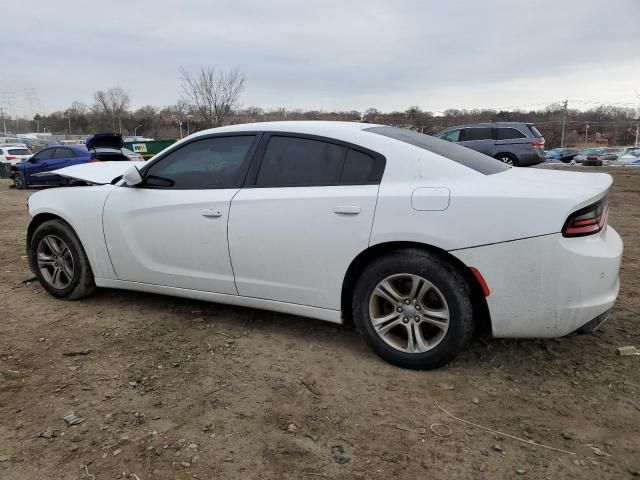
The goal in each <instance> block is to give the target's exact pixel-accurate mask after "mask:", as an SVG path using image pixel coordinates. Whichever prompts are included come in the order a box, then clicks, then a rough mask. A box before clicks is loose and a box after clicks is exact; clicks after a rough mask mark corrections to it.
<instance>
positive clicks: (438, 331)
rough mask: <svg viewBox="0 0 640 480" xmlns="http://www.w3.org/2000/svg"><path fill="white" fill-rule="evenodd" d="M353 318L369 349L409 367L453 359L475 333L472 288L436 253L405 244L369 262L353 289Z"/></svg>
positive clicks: (444, 362)
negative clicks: (405, 247)
mask: <svg viewBox="0 0 640 480" xmlns="http://www.w3.org/2000/svg"><path fill="white" fill-rule="evenodd" d="M353 318H354V320H355V323H356V325H357V327H358V329H359V330H360V332H361V334H362V335H363V337H364V339H365V341H366V342H367V343H368V344H369V345H370V346H371V348H372V349H373V350H374V351H375V352H376V353H377V354H378V355H379V356H380V357H382V358H383V359H385V360H386V361H388V362H390V363H393V364H395V365H398V366H400V367H405V368H414V369H432V368H438V367H441V366H443V365H445V364H447V363H448V362H450V361H451V360H453V359H454V358H455V357H456V356H457V355H458V354H459V353H460V352H461V351H462V350H463V349H464V348H465V347H466V345H467V343H468V341H469V339H470V338H471V335H472V333H473V309H472V304H471V292H470V289H469V285H468V284H467V282H466V281H465V279H464V277H463V275H462V274H461V272H459V271H458V269H457V268H455V267H454V266H453V265H451V264H450V263H449V262H447V261H445V260H444V259H442V258H441V257H439V256H438V255H435V254H432V253H430V252H427V251H423V250H417V249H415V250H414V249H407V250H403V251H399V252H396V253H392V254H390V255H387V256H385V257H383V258H381V259H379V260H378V261H376V262H375V263H372V264H371V265H369V266H368V267H367V268H366V269H365V270H364V271H363V273H362V275H361V276H360V278H359V280H358V282H357V284H356V287H355V291H354V299H353Z"/></svg>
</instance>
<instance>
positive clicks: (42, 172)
mask: <svg viewBox="0 0 640 480" xmlns="http://www.w3.org/2000/svg"><path fill="white" fill-rule="evenodd" d="M120 160H133V161H142V160H144V159H143V158H142V156H141V155H140V154H139V153H135V152H133V151H131V150H128V149H126V148H123V140H122V136H121V135H118V134H115V133H103V134H96V135H94V136H93V137H91V138H89V139H88V140H87V141H86V143H84V144H77V145H56V146H52V147H47V148H43V149H42V150H40V151H39V152H38V153H36V154H35V155H33V154H32V153H31V151H29V149H28V148H27V147H26V146H25V145H20V144H5V145H2V146H0V162H3V163H5V164H9V165H10V173H9V177H10V178H11V179H13V184H14V185H15V187H16V188H18V189H23V188H27V187H29V186H31V185H59V184H61V183H66V182H67V181H66V180H65V179H63V178H61V177H60V176H58V175H56V174H51V173H48V172H51V171H52V170H57V169H60V168H64V167H69V166H71V165H77V164H80V163H88V162H98V161H120Z"/></svg>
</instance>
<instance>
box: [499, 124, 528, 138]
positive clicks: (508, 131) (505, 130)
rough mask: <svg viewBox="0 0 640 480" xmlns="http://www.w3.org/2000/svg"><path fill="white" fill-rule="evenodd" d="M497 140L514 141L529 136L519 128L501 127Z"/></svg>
mask: <svg viewBox="0 0 640 480" xmlns="http://www.w3.org/2000/svg"><path fill="white" fill-rule="evenodd" d="M497 138H498V140H513V139H516V138H527V136H526V135H525V134H524V133H522V132H521V131H520V130H518V129H517V128H509V127H500V128H498V137H497Z"/></svg>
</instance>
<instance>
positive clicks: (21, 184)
mask: <svg viewBox="0 0 640 480" xmlns="http://www.w3.org/2000/svg"><path fill="white" fill-rule="evenodd" d="M13 185H14V186H15V187H16V188H17V189H18V190H23V189H25V188H27V182H26V181H25V179H24V175H22V173H20V172H15V173H14V174H13Z"/></svg>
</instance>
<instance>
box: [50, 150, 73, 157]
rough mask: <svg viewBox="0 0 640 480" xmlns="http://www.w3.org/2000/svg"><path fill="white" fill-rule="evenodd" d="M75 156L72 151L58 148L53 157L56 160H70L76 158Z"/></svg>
mask: <svg viewBox="0 0 640 480" xmlns="http://www.w3.org/2000/svg"><path fill="white" fill-rule="evenodd" d="M74 156H75V155H73V153H72V152H71V150H69V149H68V148H56V153H55V155H54V156H53V158H54V159H60V158H70V157H74Z"/></svg>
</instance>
